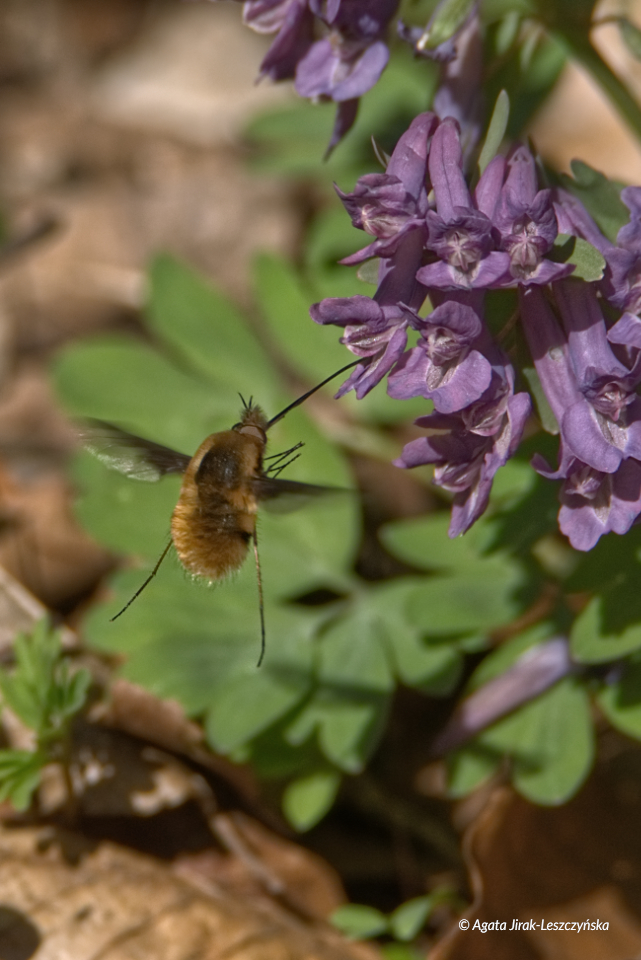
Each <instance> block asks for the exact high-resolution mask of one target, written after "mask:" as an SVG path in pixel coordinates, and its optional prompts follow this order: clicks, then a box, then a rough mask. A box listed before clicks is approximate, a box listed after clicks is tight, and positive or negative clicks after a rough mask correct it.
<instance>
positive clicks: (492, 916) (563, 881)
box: [430, 734, 641, 960]
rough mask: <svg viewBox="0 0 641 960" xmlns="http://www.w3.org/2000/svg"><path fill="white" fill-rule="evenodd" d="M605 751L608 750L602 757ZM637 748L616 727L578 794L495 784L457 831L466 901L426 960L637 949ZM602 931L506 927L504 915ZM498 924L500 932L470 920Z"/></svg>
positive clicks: (604, 959) (609, 958)
mask: <svg viewBox="0 0 641 960" xmlns="http://www.w3.org/2000/svg"><path fill="white" fill-rule="evenodd" d="M606 749H607V753H608V757H607V759H606V758H605V757H604V753H605V751H606ZM640 775H641V748H640V747H639V746H637V745H634V744H631V743H630V742H629V741H626V740H624V738H623V737H620V736H618V735H616V734H608V735H607V737H606V738H605V739H604V742H603V744H602V759H601V761H600V763H599V764H598V766H597V769H596V771H595V773H594V774H593V776H592V777H591V778H590V780H589V781H588V783H587V784H586V786H585V787H584V788H583V789H582V790H581V792H580V793H579V794H578V796H576V797H575V798H574V799H573V800H571V801H570V802H569V803H567V804H565V805H563V806H561V807H554V808H550V807H538V806H534V805H533V804H530V803H528V802H527V801H526V800H524V799H523V798H521V797H519V796H517V795H516V794H515V793H514V792H513V791H512V789H511V788H509V787H505V786H503V787H497V788H496V789H495V790H494V791H493V792H492V794H491V796H490V799H489V801H488V802H487V803H486V805H485V807H484V809H483V810H482V811H481V813H480V814H479V815H478V816H477V817H476V819H475V820H474V822H473V823H472V825H471V826H470V828H469V829H468V831H467V833H466V836H465V852H466V861H467V864H468V870H469V875H470V883H471V886H472V891H473V895H474V902H473V904H472V906H471V907H470V909H469V911H467V913H466V914H465V915H464V918H463V919H467V920H468V921H469V929H467V930H460V929H458V928H456V927H455V928H453V929H452V930H451V931H450V932H449V933H448V935H447V936H446V937H445V938H444V939H443V940H442V941H441V942H440V944H439V945H438V947H437V948H436V950H435V952H434V954H433V957H431V958H430V960H490V958H491V960H515V958H518V960H521V958H522V960H549V958H553V960H578V958H579V957H589V958H590V960H630V958H631V957H633V956H639V955H640V954H641V836H640V835H639V831H638V824H639V820H640V819H641V786H640V784H641V776H640ZM514 920H516V921H520V922H526V921H529V920H533V921H534V923H537V924H540V923H541V921H542V920H545V921H546V923H547V922H548V921H549V922H560V921H569V922H573V921H575V920H576V921H585V920H590V921H597V920H600V921H601V922H602V923H604V922H607V923H608V924H609V929H608V930H607V931H604V930H592V929H590V930H582V931H580V932H579V931H561V930H554V929H551V930H549V929H546V930H542V929H533V930H526V929H520V930H513V931H510V929H509V928H510V926H511V925H512V922H513V921H514ZM476 921H479V922H480V923H481V924H482V923H483V922H485V923H488V924H489V923H492V922H493V921H499V922H505V923H506V924H507V929H506V930H500V929H499V930H496V929H489V928H488V929H487V931H486V932H485V933H483V932H482V931H481V930H479V929H474V924H475V922H476Z"/></svg>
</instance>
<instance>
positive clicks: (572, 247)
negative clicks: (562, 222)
mask: <svg viewBox="0 0 641 960" xmlns="http://www.w3.org/2000/svg"><path fill="white" fill-rule="evenodd" d="M548 257H549V259H550V260H553V261H554V262H555V263H566V264H570V265H572V266H573V267H574V272H573V273H572V278H573V279H575V280H585V281H586V282H587V283H592V282H595V281H597V280H601V279H602V277H603V273H604V271H605V257H604V256H603V254H602V253H601V252H600V251H599V250H597V249H596V247H593V246H592V244H591V243H588V241H587V240H583V239H582V238H581V237H574V236H571V235H570V234H567V233H559V234H558V236H557V238H556V240H555V241H554V246H553V247H552V249H551V250H550V252H549V254H548Z"/></svg>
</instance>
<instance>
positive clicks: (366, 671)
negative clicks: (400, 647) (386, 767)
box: [286, 607, 394, 773]
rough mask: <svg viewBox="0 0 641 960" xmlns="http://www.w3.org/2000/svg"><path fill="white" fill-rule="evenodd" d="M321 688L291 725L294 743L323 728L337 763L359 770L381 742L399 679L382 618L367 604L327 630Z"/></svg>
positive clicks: (326, 747) (324, 745) (323, 742)
mask: <svg viewBox="0 0 641 960" xmlns="http://www.w3.org/2000/svg"><path fill="white" fill-rule="evenodd" d="M318 656H319V665H318V668H317V680H318V688H317V689H316V690H315V692H314V694H313V695H312V697H311V698H310V700H309V702H308V703H307V704H306V706H305V707H303V709H302V710H301V712H300V713H299V715H298V716H297V717H296V718H295V719H294V721H293V722H292V724H291V725H290V727H289V729H288V731H287V733H286V737H287V740H288V741H289V742H290V743H303V742H304V741H305V740H307V739H308V738H309V737H310V736H311V735H312V734H313V733H314V731H316V730H317V731H318V739H319V744H320V748H321V750H322V752H323V754H324V755H325V757H327V759H328V760H330V761H331V762H332V763H333V764H335V765H336V766H337V767H339V768H340V769H341V770H345V771H346V772H347V773H358V772H359V771H361V770H362V769H363V767H364V765H365V761H366V760H367V759H368V757H369V755H370V753H371V751H372V750H373V748H374V746H375V745H376V743H377V742H378V739H379V736H380V734H381V732H382V727H383V724H384V722H385V719H386V715H387V707H388V702H389V696H390V693H391V691H392V689H393V687H394V682H393V678H392V674H391V670H390V664H389V661H388V658H387V656H386V652H385V648H384V645H383V642H382V638H381V636H380V626H379V625H378V622H377V618H376V617H375V616H372V615H371V613H370V612H369V611H368V610H367V609H366V608H362V607H361V608H357V609H356V610H354V612H352V613H350V614H348V615H347V616H344V617H339V618H337V620H336V621H335V622H334V623H333V624H332V625H331V626H330V627H329V629H328V630H327V631H326V633H325V634H324V635H323V637H322V639H321V642H320V646H319V651H318Z"/></svg>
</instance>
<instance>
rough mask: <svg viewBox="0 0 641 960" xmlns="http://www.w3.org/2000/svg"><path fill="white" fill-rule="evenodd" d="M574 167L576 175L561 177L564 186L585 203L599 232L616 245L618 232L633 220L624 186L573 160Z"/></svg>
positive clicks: (585, 164) (573, 170)
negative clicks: (626, 203) (625, 196)
mask: <svg viewBox="0 0 641 960" xmlns="http://www.w3.org/2000/svg"><path fill="white" fill-rule="evenodd" d="M570 166H571V168H572V176H571V177H568V176H567V174H562V175H561V182H562V184H563V186H564V187H566V188H567V189H568V190H569V191H570V193H573V194H574V195H575V197H577V198H578V199H579V200H580V201H581V203H582V204H583V205H584V206H585V208H586V210H587V211H588V213H589V214H591V215H592V217H594V219H595V221H596V223H597V225H598V227H599V229H600V230H602V231H603V233H604V234H605V236H606V237H607V238H608V240H611V241H612V243H614V242H615V241H616V236H617V233H618V232H619V230H620V229H621V227H622V226H623V225H624V224H626V223H627V222H628V220H629V217H630V213H629V210H628V208H627V207H626V206H625V204H624V203H623V201H622V200H621V197H620V194H621V190H622V188H623V184H622V183H616V182H615V181H613V180H608V178H607V177H605V176H604V175H603V174H602V173H599V171H598V170H594V169H593V168H592V167H590V166H589V165H588V164H587V163H583V161H581V160H573V161H572V163H571V164H570Z"/></svg>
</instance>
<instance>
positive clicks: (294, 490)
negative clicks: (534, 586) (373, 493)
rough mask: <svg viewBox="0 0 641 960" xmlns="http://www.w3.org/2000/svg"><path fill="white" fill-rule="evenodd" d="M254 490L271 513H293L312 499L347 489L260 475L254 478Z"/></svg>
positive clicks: (258, 498)
mask: <svg viewBox="0 0 641 960" xmlns="http://www.w3.org/2000/svg"><path fill="white" fill-rule="evenodd" d="M254 492H255V494H256V499H257V500H259V501H260V502H261V503H262V504H263V505H264V507H265V509H266V510H269V512H270V513H291V512H292V511H293V510H298V509H300V507H304V506H306V505H307V504H308V503H309V502H310V500H315V499H317V498H318V497H323V496H327V495H328V494H332V493H345V492H346V491H345V490H343V489H342V488H341V487H321V486H318V485H317V484H315V483H299V482H298V481H297V480H278V479H276V478H272V477H260V478H258V479H257V480H254Z"/></svg>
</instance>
